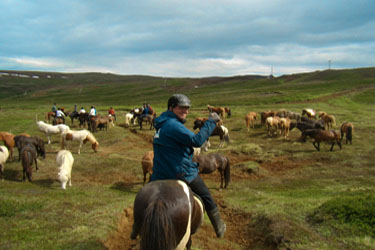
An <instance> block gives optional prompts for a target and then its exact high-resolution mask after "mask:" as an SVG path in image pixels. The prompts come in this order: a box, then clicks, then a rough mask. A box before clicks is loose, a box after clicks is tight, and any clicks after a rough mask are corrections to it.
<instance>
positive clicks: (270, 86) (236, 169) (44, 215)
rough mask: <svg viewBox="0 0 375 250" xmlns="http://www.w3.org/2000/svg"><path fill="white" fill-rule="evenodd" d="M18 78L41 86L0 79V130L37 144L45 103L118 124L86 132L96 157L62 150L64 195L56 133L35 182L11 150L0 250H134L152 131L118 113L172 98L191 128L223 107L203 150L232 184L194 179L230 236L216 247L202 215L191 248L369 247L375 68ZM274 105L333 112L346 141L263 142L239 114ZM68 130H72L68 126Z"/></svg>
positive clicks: (0, 204)
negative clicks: (225, 136) (216, 130)
mask: <svg viewBox="0 0 375 250" xmlns="http://www.w3.org/2000/svg"><path fill="white" fill-rule="evenodd" d="M0 71H1V70H0ZM1 72H3V71H1ZM4 72H7V71H4ZM13 73H15V72H13ZM16 73H17V72H16ZM22 73H23V74H29V75H39V76H40V78H39V79H34V78H19V77H16V76H3V77H0V131H6V132H11V133H13V134H15V135H16V134H19V133H29V134H31V135H37V136H40V137H41V138H43V139H44V140H45V141H46V137H45V135H43V134H42V133H41V132H39V131H38V129H37V126H36V124H35V120H36V117H37V118H38V119H39V120H44V119H45V114H46V113H47V112H48V111H50V109H51V106H52V104H53V103H54V102H56V103H57V106H58V107H62V106H63V107H65V110H72V109H73V106H74V104H76V105H77V106H78V107H81V106H84V107H85V108H86V110H88V109H89V107H90V106H91V105H95V106H96V107H97V110H98V113H99V114H106V112H107V110H108V109H109V107H110V106H113V107H114V108H115V110H116V114H117V118H118V120H117V125H116V127H114V128H110V129H109V130H108V131H99V132H97V133H95V137H96V138H97V140H98V141H99V143H100V148H99V152H97V153H94V152H93V151H92V150H91V147H90V146H89V145H84V146H83V149H82V150H81V154H80V155H78V154H77V147H78V144H77V143H71V144H70V145H69V147H70V149H71V151H72V153H73V157H74V159H75V162H74V166H73V171H72V184H73V186H72V187H67V190H62V189H61V188H60V184H59V183H58V181H57V180H56V179H57V165H56V159H55V158H56V153H57V152H58V151H59V149H60V144H59V137H58V136H53V142H52V144H50V145H46V151H47V157H46V159H39V160H38V164H39V171H38V172H35V168H34V172H33V180H34V181H33V182H32V183H29V182H22V165H21V163H20V162H18V160H17V159H18V152H17V150H16V151H15V153H14V155H15V157H14V160H13V161H12V160H11V161H8V162H7V163H6V164H5V180H4V181H0V226H1V230H0V249H137V243H136V242H131V241H130V239H129V238H130V230H131V224H132V204H133V201H134V197H135V195H136V193H137V192H138V190H139V189H140V188H141V187H142V183H143V174H142V170H141V164H140V161H141V158H142V156H143V154H144V153H145V152H146V151H148V150H151V149H152V144H151V143H150V138H152V136H153V131H150V130H148V129H144V130H142V131H140V130H139V128H138V127H136V126H134V127H132V128H131V129H129V128H125V127H124V126H123V124H124V115H125V114H126V113H127V112H128V111H129V110H130V109H132V108H134V107H139V106H141V105H142V103H143V102H149V103H150V104H151V105H152V106H153V108H154V109H156V111H157V114H160V113H161V112H163V111H164V110H165V109H166V103H167V99H168V97H169V96H170V95H172V94H173V93H184V94H186V95H188V96H189V98H190V99H191V101H192V105H193V106H192V108H191V111H190V114H189V116H188V121H187V123H186V126H187V127H188V128H190V129H191V130H192V128H193V121H194V119H195V118H196V117H206V116H208V112H207V109H206V105H207V104H210V105H214V106H227V107H231V109H232V117H231V118H225V119H224V125H225V126H226V127H227V128H228V129H229V133H230V138H231V141H230V144H229V145H226V146H225V147H224V148H220V149H219V148H218V144H219V138H217V137H213V138H212V139H211V144H212V147H211V148H210V150H209V152H208V153H212V152H218V153H221V154H223V155H226V156H228V157H229V158H230V160H231V168H232V169H231V173H232V182H231V183H230V184H229V187H228V189H224V190H219V185H220V177H219V174H218V173H215V174H211V175H204V176H203V178H204V179H205V181H206V183H207V185H208V187H209V188H210V191H211V192H212V194H213V196H214V198H215V200H216V201H217V202H218V204H219V208H220V211H221V213H222V216H223V218H224V220H225V221H226V223H227V232H226V234H225V237H224V238H223V239H217V238H215V236H214V231H213V229H212V227H211V225H210V223H209V221H208V218H207V217H206V218H205V221H204V224H203V226H202V227H201V229H200V230H199V231H198V233H197V234H196V235H194V236H193V249H215V248H217V249H375V230H374V228H375V196H374V191H375V168H374V163H373V162H374V160H375V147H374V141H373V138H374V132H375V125H374V121H375V105H374V104H375V101H374V100H375V68H363V69H348V70H326V71H317V72H311V73H305V74H294V75H286V76H281V77H276V78H272V79H267V78H265V77H254V76H238V77H226V78H225V77H212V78H200V79H194V78H161V77H151V76H118V75H111V74H98V73H87V74H63V73H51V72H22ZM47 75H48V76H49V77H47ZM282 108H284V109H287V110H291V111H294V112H298V113H301V111H302V109H303V108H313V109H315V110H316V111H325V112H327V113H329V114H333V115H334V116H335V118H336V125H335V127H334V128H335V129H336V130H339V127H340V125H341V124H342V123H343V122H345V121H350V122H352V123H353V124H354V126H355V129H354V137H353V144H352V145H346V144H345V143H344V141H343V148H342V150H341V151H340V150H339V149H338V147H337V146H335V147H334V150H333V152H330V151H329V148H330V145H328V144H322V145H321V151H320V152H318V151H316V150H315V148H314V147H313V145H312V143H311V141H308V142H306V143H301V142H299V140H298V139H299V137H300V132H299V131H298V130H297V129H294V130H292V131H291V133H290V136H289V138H288V139H284V138H282V137H280V136H275V137H269V136H268V135H267V133H266V129H265V127H264V126H261V125H260V121H259V116H258V120H257V122H256V126H255V128H254V129H250V131H249V132H247V129H246V126H245V119H244V117H245V115H246V113H248V112H249V111H255V112H258V114H259V113H260V112H262V111H267V110H279V109H282ZM67 125H69V126H71V128H72V129H79V128H78V126H77V122H76V121H75V124H74V125H71V122H70V120H67ZM0 144H2V143H1V142H0Z"/></svg>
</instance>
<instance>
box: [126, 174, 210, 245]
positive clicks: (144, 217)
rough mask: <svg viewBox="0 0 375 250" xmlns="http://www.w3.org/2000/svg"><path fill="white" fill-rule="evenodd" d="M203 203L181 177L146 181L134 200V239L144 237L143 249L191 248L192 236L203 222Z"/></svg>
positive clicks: (142, 240) (132, 237) (142, 238)
mask: <svg viewBox="0 0 375 250" xmlns="http://www.w3.org/2000/svg"><path fill="white" fill-rule="evenodd" d="M203 217H204V208H203V204H202V202H201V201H200V200H199V199H198V198H196V197H195V196H194V195H193V192H192V191H191V190H190V188H189V187H188V186H187V184H186V183H184V182H182V181H177V180H162V181H153V182H150V183H148V184H146V185H145V186H144V187H143V188H142V189H141V190H140V191H139V192H138V194H137V196H136V197H135V200H134V224H133V230H132V233H131V236H130V238H131V239H136V238H137V235H140V236H141V241H140V249H141V250H146V249H155V250H156V249H160V250H164V249H184V247H185V246H186V248H187V249H190V248H191V243H192V242H191V235H192V234H194V233H196V232H197V231H198V229H199V227H200V226H201V224H202V222H203Z"/></svg>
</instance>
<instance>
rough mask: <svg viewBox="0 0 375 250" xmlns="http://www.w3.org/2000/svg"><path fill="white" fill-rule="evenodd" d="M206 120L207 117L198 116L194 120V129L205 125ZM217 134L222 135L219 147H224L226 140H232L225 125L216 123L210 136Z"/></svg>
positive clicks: (227, 141)
mask: <svg viewBox="0 0 375 250" xmlns="http://www.w3.org/2000/svg"><path fill="white" fill-rule="evenodd" d="M206 121H207V119H206V118H196V119H195V121H194V127H193V129H194V130H196V129H197V128H199V129H201V127H203V125H204V123H205V122H206ZM218 123H219V122H218ZM215 135H218V136H219V137H220V143H219V148H221V147H223V146H224V143H225V142H226V143H227V144H229V141H230V138H229V131H228V129H227V128H226V127H224V126H223V125H216V127H215V128H214V130H213V131H212V133H211V135H210V136H215Z"/></svg>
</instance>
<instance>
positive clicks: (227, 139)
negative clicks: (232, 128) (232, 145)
mask: <svg viewBox="0 0 375 250" xmlns="http://www.w3.org/2000/svg"><path fill="white" fill-rule="evenodd" d="M222 127H223V130H224V140H225V142H226V143H227V144H229V141H230V138H229V130H228V129H227V128H226V127H224V126H222Z"/></svg>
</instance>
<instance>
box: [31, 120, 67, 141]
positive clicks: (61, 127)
mask: <svg viewBox="0 0 375 250" xmlns="http://www.w3.org/2000/svg"><path fill="white" fill-rule="evenodd" d="M36 125H37V126H38V129H39V130H40V131H42V132H43V133H45V134H46V136H47V139H48V144H50V143H51V135H52V134H60V133H63V132H65V131H67V130H70V128H69V126H67V125H65V124H58V125H50V124H48V123H45V122H43V121H38V122H37V123H36Z"/></svg>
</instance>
